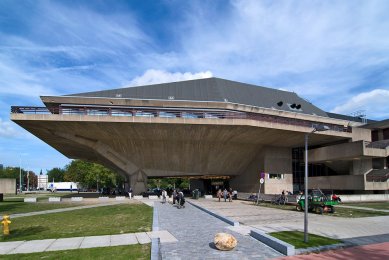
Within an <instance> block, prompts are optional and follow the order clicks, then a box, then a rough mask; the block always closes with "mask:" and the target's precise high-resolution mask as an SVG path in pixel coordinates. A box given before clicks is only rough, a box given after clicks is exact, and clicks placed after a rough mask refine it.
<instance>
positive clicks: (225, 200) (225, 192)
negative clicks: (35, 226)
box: [223, 189, 228, 202]
mask: <svg viewBox="0 0 389 260" xmlns="http://www.w3.org/2000/svg"><path fill="white" fill-rule="evenodd" d="M227 194H228V192H227V189H224V191H223V197H224V202H227Z"/></svg>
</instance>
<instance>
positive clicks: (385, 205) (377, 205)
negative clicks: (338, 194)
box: [344, 202, 389, 210]
mask: <svg viewBox="0 0 389 260" xmlns="http://www.w3.org/2000/svg"><path fill="white" fill-rule="evenodd" d="M344 205H345V206H354V207H362V208H371V209H384V210H389V202H362V203H347V204H346V203H345V204H344Z"/></svg>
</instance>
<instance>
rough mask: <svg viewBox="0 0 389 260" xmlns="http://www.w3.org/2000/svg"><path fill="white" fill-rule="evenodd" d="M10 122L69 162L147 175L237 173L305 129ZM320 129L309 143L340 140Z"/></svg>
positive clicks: (52, 119) (204, 122) (183, 122)
mask: <svg viewBox="0 0 389 260" xmlns="http://www.w3.org/2000/svg"><path fill="white" fill-rule="evenodd" d="M11 119H12V120H13V121H14V122H15V123H17V124H19V125H20V126H21V127H23V128H25V129H26V130H27V131H29V132H31V133H32V134H34V135H35V136H37V137H38V138H40V139H41V140H43V141H44V142H46V143H48V144H49V145H51V146H52V147H54V148H55V149H57V150H58V151H60V152H61V153H62V154H64V155H65V156H67V157H69V158H75V159H84V160H89V161H94V162H99V163H102V164H104V165H106V166H108V167H110V168H113V169H115V170H117V171H119V172H122V173H124V172H130V171H134V170H135V169H142V171H144V172H145V173H146V174H147V175H148V176H175V175H177V176H179V175H183V174H186V175H223V176H228V175H229V176H233V175H239V174H241V173H242V172H243V171H244V170H245V169H246V167H247V165H248V164H249V163H250V162H251V161H252V160H253V158H254V157H255V155H256V154H257V153H258V152H259V151H260V149H261V147H264V146H278V147H290V148H292V147H302V146H303V145H304V135H305V134H306V133H308V132H310V131H311V130H312V129H311V128H309V127H302V126H295V125H287V124H281V123H274V122H261V121H256V120H251V119H208V118H196V119H190V118H158V117H148V118H146V117H116V116H92V115H64V114H11ZM351 135H352V134H351V133H348V132H336V131H326V132H320V133H315V134H313V135H311V136H310V144H316V145H319V144H325V143H332V142H338V141H341V140H343V141H345V140H349V139H350V138H351Z"/></svg>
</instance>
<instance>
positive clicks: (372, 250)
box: [278, 242, 389, 260]
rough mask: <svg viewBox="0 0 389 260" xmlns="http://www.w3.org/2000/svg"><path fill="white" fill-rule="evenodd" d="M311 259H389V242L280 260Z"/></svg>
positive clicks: (279, 259)
mask: <svg viewBox="0 0 389 260" xmlns="http://www.w3.org/2000/svg"><path fill="white" fill-rule="evenodd" d="M281 259H282V260H293V259H307V260H308V259H309V260H316V259H317V260H332V259H339V260H349V259H352V260H367V259H371V260H375V259H377V260H381V259H389V242H386V243H379V244H372V245H364V246H356V247H350V248H346V249H339V250H333V251H328V252H323V253H320V254H309V255H296V256H288V257H282V258H278V260H281Z"/></svg>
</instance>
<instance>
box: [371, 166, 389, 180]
mask: <svg viewBox="0 0 389 260" xmlns="http://www.w3.org/2000/svg"><path fill="white" fill-rule="evenodd" d="M388 179H389V169H380V170H372V171H371V172H369V173H368V174H366V181H367V182H387V181H388Z"/></svg>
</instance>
